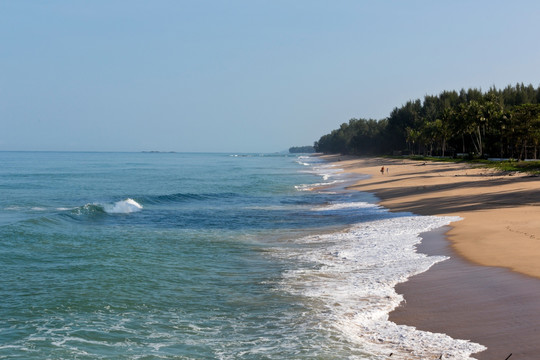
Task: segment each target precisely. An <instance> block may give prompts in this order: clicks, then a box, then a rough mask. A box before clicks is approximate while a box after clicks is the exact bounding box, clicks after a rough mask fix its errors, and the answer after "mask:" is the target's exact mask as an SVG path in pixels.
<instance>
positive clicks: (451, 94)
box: [314, 84, 540, 159]
mask: <svg viewBox="0 0 540 360" xmlns="http://www.w3.org/2000/svg"><path fill="white" fill-rule="evenodd" d="M539 102H540V87H539V88H536V89H535V88H534V87H533V86H532V85H528V86H525V85H523V84H516V85H515V86H507V87H506V88H504V89H503V90H498V89H496V88H495V87H492V88H490V89H489V90H488V91H487V92H485V93H484V92H482V91H481V90H479V89H468V90H465V89H462V90H460V91H459V93H458V92H456V91H444V92H442V93H440V94H439V95H436V96H433V95H426V96H425V97H424V99H423V100H420V99H417V100H414V101H413V100H411V101H408V102H407V103H406V104H405V105H403V106H401V107H396V108H394V110H392V112H391V113H390V115H389V116H388V117H387V118H386V119H382V120H378V121H377V120H372V119H370V120H366V119H351V120H350V121H349V122H348V123H343V124H342V125H341V126H340V128H339V129H336V130H333V131H332V132H331V133H330V134H327V135H323V136H322V137H321V138H320V139H319V140H318V141H316V142H315V145H314V147H315V150H316V151H318V152H324V153H342V154H358V155H363V154H377V155H382V154H392V153H396V152H398V153H402V154H419V155H424V156H448V155H450V156H458V154H470V155H472V156H473V157H476V158H488V157H498V158H520V159H525V158H529V159H531V158H532V159H536V158H537V155H538V149H539V146H540V104H539Z"/></svg>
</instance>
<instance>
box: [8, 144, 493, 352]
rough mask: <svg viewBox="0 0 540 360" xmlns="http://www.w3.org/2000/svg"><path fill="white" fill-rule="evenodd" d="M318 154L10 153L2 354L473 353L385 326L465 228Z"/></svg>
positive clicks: (465, 345)
mask: <svg viewBox="0 0 540 360" xmlns="http://www.w3.org/2000/svg"><path fill="white" fill-rule="evenodd" d="M355 180H358V176H357V177H353V176H352V175H350V174H343V173H342V172H341V171H340V169H339V166H335V165H331V164H328V163H325V162H324V161H323V160H321V159H320V158H317V157H310V156H305V155H304V156H302V155H265V154H191V153H72V152H0V359H388V358H390V357H391V358H392V359H428V358H435V359H437V358H443V359H467V358H468V357H469V355H470V354H471V353H473V352H475V351H480V350H482V349H483V348H482V346H481V345H478V344H473V343H470V342H466V341H463V340H455V339H452V338H450V337H448V336H446V335H444V334H433V333H429V332H422V331H417V330H415V329H414V328H412V327H407V326H398V325H395V324H393V323H391V322H389V321H388V313H389V312H390V311H391V310H392V309H393V308H395V307H396V306H398V304H399V303H400V302H401V300H402V297H401V295H399V294H397V293H396V292H395V290H394V286H395V285H396V284H397V283H398V282H403V281H405V280H406V279H407V278H408V277H410V276H412V275H413V274H416V273H420V272H423V271H426V270H427V269H428V268H429V267H430V266H432V265H433V264H435V263H436V262H438V261H443V260H444V258H442V257H428V256H426V255H423V254H419V253H417V252H416V250H415V245H416V244H418V242H419V241H420V238H419V234H420V233H422V232H425V231H429V230H432V229H435V228H438V227H441V226H444V225H447V224H448V223H450V222H451V221H455V220H458V219H456V218H448V217H426V216H414V215H412V214H409V213H390V212H388V211H387V210H385V209H384V208H381V207H379V206H377V205H375V202H376V201H377V199H376V198H374V197H373V196H372V195H370V194H366V193H361V192H356V191H354V192H352V191H347V190H346V186H347V185H348V184H351V183H352V182H354V181H355Z"/></svg>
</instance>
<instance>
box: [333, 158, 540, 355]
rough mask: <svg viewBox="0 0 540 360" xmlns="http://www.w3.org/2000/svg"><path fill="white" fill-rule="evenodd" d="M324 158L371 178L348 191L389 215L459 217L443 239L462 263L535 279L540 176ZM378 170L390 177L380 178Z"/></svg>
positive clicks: (539, 259)
mask: <svg viewBox="0 0 540 360" xmlns="http://www.w3.org/2000/svg"><path fill="white" fill-rule="evenodd" d="M327 158H329V159H330V160H336V159H341V161H340V162H339V167H340V168H343V169H344V170H345V171H347V172H357V173H362V174H368V175H371V176H372V177H371V178H369V179H366V180H362V181H359V182H358V183H357V184H356V185H355V186H353V187H352V188H354V189H358V190H360V191H367V192H372V193H374V194H375V195H377V197H378V198H379V199H381V202H380V204H381V205H382V206H384V207H386V208H389V209H390V210H392V211H410V212H413V213H415V214H420V215H457V216H460V217H462V218H463V219H464V220H462V221H458V222H455V223H453V224H452V229H451V230H450V231H449V232H448V233H447V236H448V237H449V239H450V241H451V242H452V247H453V249H454V250H455V251H457V252H458V253H459V254H460V255H462V256H463V257H464V258H466V259H468V260H470V261H472V262H474V263H477V264H480V265H485V266H499V267H505V268H509V269H511V270H513V271H516V272H519V273H522V274H525V275H529V276H534V277H537V278H540V177H536V176H528V175H526V174H519V173H513V174H502V173H500V172H497V171H495V170H492V169H486V168H479V167H476V168H475V167H472V166H471V165H469V164H455V163H443V162H425V163H423V162H419V161H412V160H401V159H399V160H396V159H380V158H350V157H349V158H347V157H337V156H335V157H327ZM382 166H384V167H385V169H386V168H388V169H389V172H388V173H386V171H385V173H384V175H382V174H381V173H380V169H381V167H382ZM539 295H540V294H539ZM539 358H540V356H539Z"/></svg>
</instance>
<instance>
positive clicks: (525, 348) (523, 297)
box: [390, 227, 540, 360]
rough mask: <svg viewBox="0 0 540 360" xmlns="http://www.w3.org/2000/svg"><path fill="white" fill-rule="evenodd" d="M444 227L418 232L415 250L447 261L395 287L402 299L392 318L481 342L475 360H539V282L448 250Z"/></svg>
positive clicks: (449, 248) (399, 322) (391, 315)
mask: <svg viewBox="0 0 540 360" xmlns="http://www.w3.org/2000/svg"><path fill="white" fill-rule="evenodd" d="M448 229H449V228H448V227H447V228H444V229H440V230H437V231H433V232H429V233H426V234H423V235H422V237H423V239H424V240H423V241H422V244H421V245H420V246H419V247H418V251H419V252H422V253H425V254H428V255H444V256H448V257H450V259H449V260H446V261H443V262H440V263H438V264H435V265H434V266H433V267H432V268H431V269H429V270H428V271H427V272H425V273H422V274H419V275H416V276H414V277H412V278H410V279H409V281H407V282H406V283H403V284H399V285H398V286H397V287H396V291H397V292H398V293H400V294H404V297H405V303H404V304H402V305H401V306H400V307H398V308H397V309H396V310H395V311H394V312H392V313H391V314H390V320H391V321H394V322H396V323H398V324H406V325H413V326H415V327H417V328H418V329H421V330H427V331H431V332H440V333H445V334H448V335H450V336H452V337H454V338H458V339H466V340H472V341H474V342H476V343H480V344H482V345H484V346H486V347H487V348H488V349H487V350H486V351H483V352H481V353H477V354H473V357H474V358H476V359H479V360H492V359H501V360H504V359H506V358H507V357H508V355H510V354H512V356H511V357H510V359H509V360H514V359H539V358H540V281H538V280H537V279H535V278H532V277H528V276H524V275H521V274H518V273H514V272H511V271H508V270H507V269H503V268H496V267H485V266H477V265H473V264H471V263H470V262H468V261H466V260H464V259H463V258H461V257H460V256H458V255H457V254H456V253H455V252H454V251H453V250H452V249H451V247H450V244H449V242H448V241H447V240H446V239H445V238H444V232H446V231H448Z"/></svg>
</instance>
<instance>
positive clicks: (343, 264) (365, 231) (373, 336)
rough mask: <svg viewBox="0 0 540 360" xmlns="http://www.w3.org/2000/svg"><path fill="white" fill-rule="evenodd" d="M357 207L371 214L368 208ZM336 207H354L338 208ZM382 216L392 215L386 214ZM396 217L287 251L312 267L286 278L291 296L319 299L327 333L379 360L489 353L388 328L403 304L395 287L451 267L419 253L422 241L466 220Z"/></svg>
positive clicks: (317, 305)
mask: <svg viewBox="0 0 540 360" xmlns="http://www.w3.org/2000/svg"><path fill="white" fill-rule="evenodd" d="M351 205H352V206H356V207H362V206H366V207H368V208H369V204H366V203H352V204H351ZM336 206H337V207H338V208H339V207H341V208H345V207H346V206H345V205H342V204H339V205H332V207H334V208H335V207H336ZM373 210H376V208H373ZM377 211H380V212H381V213H383V212H386V210H385V209H384V208H380V209H378V210H377ZM388 216H389V218H387V219H381V220H376V221H369V222H364V223H359V224H357V225H354V226H352V227H351V228H349V229H348V230H346V231H342V232H337V233H330V234H323V235H313V236H307V237H304V238H300V239H297V240H296V243H297V245H298V246H299V248H298V250H293V251H291V249H287V252H286V253H284V255H285V254H286V255H285V256H287V257H288V258H292V259H295V260H296V261H298V263H301V264H311V265H307V266H301V267H300V268H298V269H291V270H289V271H286V272H285V273H284V274H283V282H282V283H281V285H282V287H283V289H284V290H286V291H287V292H290V293H292V294H294V295H300V296H303V297H305V298H307V299H313V304H314V305H313V306H314V311H315V313H317V312H318V313H319V316H320V319H319V321H320V322H321V324H323V325H322V326H323V327H326V328H333V329H336V330H338V331H339V332H340V333H341V334H343V335H344V336H345V337H346V338H347V339H348V340H349V341H352V342H354V343H359V344H361V347H362V349H365V350H368V351H369V352H371V353H373V354H376V355H380V356H382V355H384V354H386V355H387V354H389V353H390V352H393V353H394V357H395V358H398V359H411V358H415V359H416V358H418V359H420V358H421V359H429V358H437V357H438V356H439V355H440V354H442V353H444V354H445V358H446V357H452V358H459V359H469V358H470V356H471V354H473V353H475V352H479V351H482V350H484V349H485V347H483V346H482V345H479V344H476V343H473V342H470V341H465V340H458V339H452V338H451V337H449V336H447V335H445V334H435V333H431V332H427V331H420V330H417V329H415V328H413V327H410V326H402V325H396V324H395V323H392V322H390V321H389V320H388V314H389V313H390V312H391V311H392V310H393V309H395V308H396V307H397V306H398V305H399V304H400V302H401V301H403V297H402V296H401V295H399V294H397V293H396V291H395V289H394V287H395V285H396V284H398V283H401V282H404V281H406V280H407V279H408V278H409V277H411V276H413V275H415V274H418V273H422V272H424V271H426V270H428V269H429V268H430V267H431V266H432V265H434V264H435V263H437V262H440V261H444V260H445V259H446V258H445V257H442V256H427V255H424V254H420V253H417V252H416V245H417V244H418V243H419V242H420V240H421V239H420V237H419V234H421V233H423V232H426V231H430V230H433V229H436V228H439V227H441V226H445V225H447V224H449V223H450V222H453V221H458V220H460V218H458V217H434V216H404V214H395V215H393V214H388ZM413 354H414V355H413ZM435 356H436V357H435ZM385 358H386V357H385Z"/></svg>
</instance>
